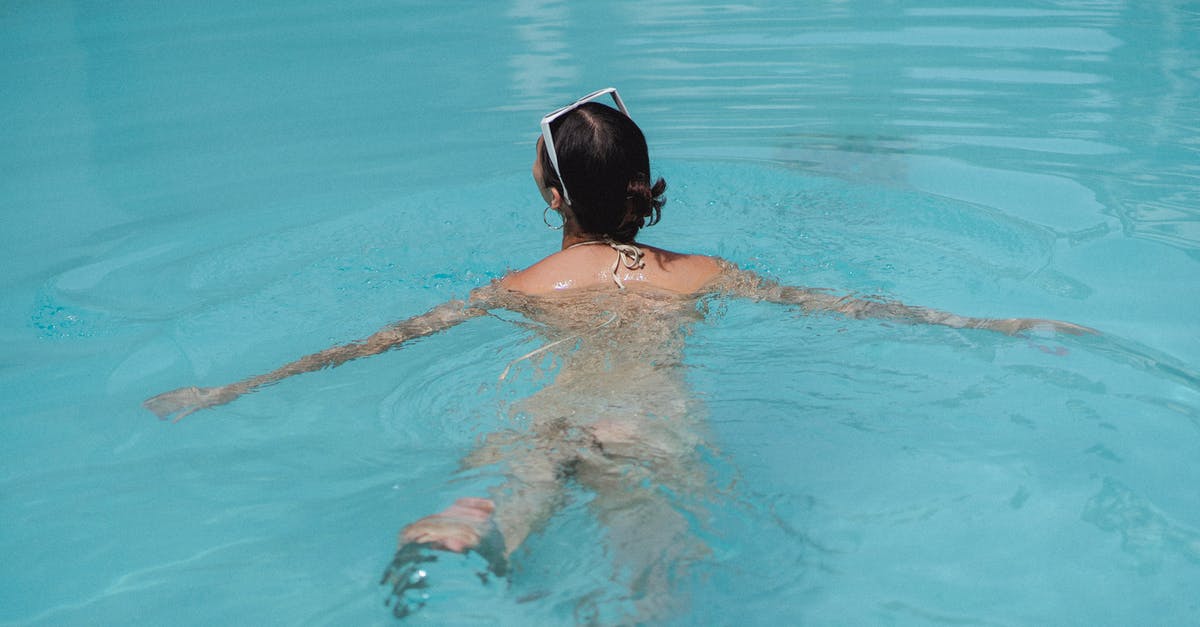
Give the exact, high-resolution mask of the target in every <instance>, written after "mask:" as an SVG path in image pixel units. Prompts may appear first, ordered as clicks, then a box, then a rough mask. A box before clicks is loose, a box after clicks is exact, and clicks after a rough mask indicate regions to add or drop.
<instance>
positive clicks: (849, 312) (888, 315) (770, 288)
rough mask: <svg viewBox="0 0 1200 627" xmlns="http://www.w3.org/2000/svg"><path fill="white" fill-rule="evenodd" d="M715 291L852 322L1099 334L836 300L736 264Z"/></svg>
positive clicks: (1066, 325)
mask: <svg viewBox="0 0 1200 627" xmlns="http://www.w3.org/2000/svg"><path fill="white" fill-rule="evenodd" d="M715 287H716V289H717V290H719V291H723V292H726V293H729V294H732V295H735V296H743V297H747V298H757V299H759V300H766V301H770V302H774V303H783V304H787V305H796V306H799V307H800V308H801V309H803V310H804V311H805V312H822V311H827V312H833V313H838V314H842V315H845V316H848V317H850V318H885V319H889V320H899V321H902V322H911V323H916V324H940V325H943V326H947V327H953V328H956V329H989V330H992V331H1000V332H1001V333H1007V334H1009V335H1015V334H1017V333H1020V332H1021V331H1025V330H1028V329H1045V330H1049V331H1055V332H1058V333H1069V334H1071V335H1082V334H1084V333H1097V331H1096V330H1095V329H1092V328H1089V327H1085V326H1081V325H1078V324H1072V323H1070V322H1061V321H1058V320H1043V319H1040V318H971V317H967V316H959V315H957V314H952V313H949V312H945V311H939V310H937V309H930V308H928V307H916V306H912V305H905V304H904V303H901V302H897V301H893V300H882V299H863V298H855V297H852V296H836V295H834V294H830V293H829V292H827V291H826V290H820V289H812V288H803V287H792V286H788V285H779V284H778V283H776V282H774V281H770V280H767V279H764V278H763V277H760V276H759V275H757V274H755V273H753V272H749V271H747V270H742V269H741V268H738V267H736V266H734V265H732V264H730V265H728V266H727V267H726V269H725V273H724V275H723V276H722V277H721V278H720V279H719V281H718V284H717V285H716V286H715Z"/></svg>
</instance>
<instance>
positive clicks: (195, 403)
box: [142, 300, 486, 422]
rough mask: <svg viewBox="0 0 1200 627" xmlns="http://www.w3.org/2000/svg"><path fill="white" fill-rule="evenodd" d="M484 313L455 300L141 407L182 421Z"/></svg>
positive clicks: (181, 390)
mask: <svg viewBox="0 0 1200 627" xmlns="http://www.w3.org/2000/svg"><path fill="white" fill-rule="evenodd" d="M484 313H486V310H485V309H483V308H481V307H476V306H471V305H468V304H467V303H464V302H463V301H459V300H452V301H449V302H446V303H443V304H441V305H438V306H437V307H434V308H433V309H430V310H429V311H427V312H425V313H423V314H421V315H419V316H413V317H412V318H409V319H408V320H404V321H402V322H397V323H396V324H393V325H390V326H388V327H385V328H384V329H382V330H380V331H379V332H378V333H375V334H374V335H372V336H370V337H367V338H365V339H362V340H358V341H355V342H350V343H349V344H343V345H341V346H334V347H332V348H327V349H325V350H323V351H321V352H319V353H313V354H311V355H306V356H304V357H301V358H300V359H297V360H296V361H293V362H292V363H290V364H286V365H284V366H282V367H280V368H277V369H275V370H272V371H271V372H268V373H266V374H260V375H258V376H254V377H250V378H248V379H244V380H242V381H238V382H236V383H230V384H229V385H222V386H220V387H212V388H201V387H194V386H193V387H186V388H179V389H178V390H171V391H170V392H165V393H163V394H159V395H158V396H155V397H153V398H149V399H147V400H146V401H145V402H143V403H142V405H144V406H145V407H146V409H149V410H150V411H152V412H154V413H155V414H157V415H158V417H159V418H162V419H164V420H165V419H166V418H168V417H170V416H172V415H174V416H175V420H174V421H175V422H179V421H180V420H182V419H183V417H184V416H187V415H188V414H190V413H192V412H195V411H199V410H201V409H205V408H207V407H215V406H217V405H224V404H225V403H228V402H230V401H232V400H234V399H236V398H237V397H239V396H241V395H242V394H246V393H248V392H253V391H255V390H257V389H258V388H260V387H263V386H266V385H271V384H272V383H276V382H278V381H280V380H281V379H285V378H287V377H290V376H292V375H294V374H300V373H303V372H312V371H314V370H321V369H323V368H333V367H336V366H340V365H342V364H344V363H346V362H347V361H350V360H351V359H358V358H359V357H366V356H368V355H375V354H378V353H382V352H383V351H386V350H388V349H390V348H392V347H395V346H399V345H400V344H402V343H404V342H406V341H408V340H411V339H413V338H418V337H424V336H426V335H432V334H434V333H437V332H438V331H442V330H445V329H448V328H450V327H452V326H454V325H456V324H458V323H460V322H463V321H464V320H468V319H470V318H475V317H478V316H481V315H483V314H484Z"/></svg>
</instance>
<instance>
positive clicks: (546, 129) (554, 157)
mask: <svg viewBox="0 0 1200 627" xmlns="http://www.w3.org/2000/svg"><path fill="white" fill-rule="evenodd" d="M605 94H612V99H613V102H614V103H616V105H617V109H618V110H619V111H620V112H621V113H624V114H625V117H627V118H630V116H629V109H626V108H625V103H624V102H622V101H621V94H618V93H617V88H616V87H605V88H604V89H600V90H597V91H594V92H592V93H590V94H588V95H586V96H584V97H583V98H580V99H579V100H576V101H575V102H573V103H571V104H569V105H567V106H565V107H563V108H561V109H555V110H554V111H551V112H550V113H547V114H546V116H545V117H543V118H542V140H543V143H544V144H545V145H546V153H547V154H549V155H550V165H552V166H554V173H555V174H557V175H558V182H559V183H560V184H561V185H562V191H563V200H564V201H566V203H567V204H568V205H569V204H571V195H570V194H569V193H567V182H566V181H564V180H563V175H562V171H561V170H559V169H558V153H556V152H555V151H554V136H553V135H552V134H551V133H550V123H551V122H553V121H555V120H557V119H558V118H561V117H562V116H564V115H566V114H568V113H570V112H572V111H574V110H575V109H578V108H579V107H580V106H582V105H584V104H586V103H589V102H591V101H593V100H596V99H597V98H600V97H601V96H604V95H605ZM630 119H633V118H630Z"/></svg>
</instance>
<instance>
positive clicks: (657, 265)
mask: <svg viewBox="0 0 1200 627" xmlns="http://www.w3.org/2000/svg"><path fill="white" fill-rule="evenodd" d="M643 249H644V250H645V251H646V259H647V267H648V268H650V269H651V270H656V271H657V272H655V273H654V275H655V278H658V279H659V280H660V281H661V282H662V283H664V285H663V287H666V288H667V289H670V290H671V291H674V292H681V293H685V294H695V293H699V292H703V291H705V288H706V287H707V286H708V285H710V284H711V283H712V282H713V281H714V280H716V278H717V277H719V276H721V274H722V273H723V272H724V271H725V269H726V268H727V267H728V265H729V264H728V263H727V262H726V261H725V260H724V259H721V258H720V257H712V256H709V255H694V254H688V253H677V252H672V251H669V250H664V249H662V248H655V247H653V246H645V247H643Z"/></svg>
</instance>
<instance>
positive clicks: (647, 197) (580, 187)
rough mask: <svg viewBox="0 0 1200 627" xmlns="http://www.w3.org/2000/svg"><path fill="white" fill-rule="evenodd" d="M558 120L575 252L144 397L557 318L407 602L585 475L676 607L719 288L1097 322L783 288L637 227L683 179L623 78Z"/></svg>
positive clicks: (549, 197) (546, 136)
mask: <svg viewBox="0 0 1200 627" xmlns="http://www.w3.org/2000/svg"><path fill="white" fill-rule="evenodd" d="M604 96H611V97H612V99H613V102H614V104H616V108H615V109H614V108H612V107H608V106H605V105H603V104H600V103H599V102H595V101H596V100H597V99H599V98H603V97H604ZM541 126H542V136H541V137H540V138H538V140H537V147H536V156H535V159H534V162H533V179H534V181H535V182H536V183H537V186H538V190H539V191H540V192H541V195H542V198H543V199H544V200H545V201H546V203H547V207H546V209H545V212H544V214H543V218H544V219H545V220H546V221H547V225H549V224H550V214H551V212H553V213H555V214H557V215H558V216H559V217H560V218H561V221H562V226H561V227H554V226H552V227H551V228H560V229H561V230H562V241H561V247H560V249H559V250H558V251H556V252H554V253H553V254H551V255H549V256H547V257H546V258H545V259H542V260H541V261H539V262H537V263H535V264H534V265H532V266H530V267H529V268H526V269H524V270H521V271H519V272H513V273H510V274H508V275H507V276H505V277H504V278H503V279H501V280H500V281H498V282H496V283H493V284H492V285H488V286H485V287H482V288H479V289H477V290H475V291H474V292H472V294H471V296H470V299H469V301H468V302H465V303H464V302H461V301H451V302H448V303H445V304H443V305H440V306H438V307H435V308H434V309H432V310H430V311H429V312H427V313H425V314H422V315H419V316H416V317H413V318H410V319H408V320H405V321H403V322H400V323H397V324H395V325H392V326H389V327H387V328H385V329H383V330H381V331H379V332H378V333H376V334H374V335H372V336H370V337H368V338H366V339H364V340H362V341H358V342H353V343H350V344H346V345H343V346H337V347H334V348H330V349H327V350H324V351H321V352H319V353H316V354H313V355H309V356H307V357H304V358H301V359H300V360H298V361H296V362H293V363H291V364H288V365H285V366H283V367H282V368H279V369H278V370H275V371H272V372H269V373H267V374H263V375H259V376H256V377H251V378H249V379H246V380H244V381H240V382H237V383H233V384H230V385H225V386H221V387H216V388H195V387H190V388H183V389H179V390H175V391H172V392H167V393H165V394H161V395H159V396H156V397H154V398H151V399H149V400H147V401H146V403H145V405H146V407H147V408H148V409H150V410H151V411H153V412H154V413H156V414H158V416H159V417H162V418H166V417H169V416H172V415H173V416H175V420H176V421H178V420H180V419H181V418H183V417H184V416H186V415H188V414H190V413H192V412H194V411H197V410H199V409H203V408H206V407H213V406H216V405H220V404H224V403H228V402H230V401H232V400H234V399H236V398H237V397H238V396H240V395H242V394H245V393H247V392H251V391H254V390H256V389H258V388H259V387H262V386H264V385H269V384H272V383H275V382H277V381H279V380H280V379H283V378H284V377H287V376H291V375H293V374H299V373H302V372H309V371H313V370H317V369H321V368H326V367H332V366H337V365H340V364H342V363H344V362H346V361H348V360H351V359H355V358H358V357H363V356H366V355H373V354H376V353H379V352H382V351H384V350H388V349H390V348H393V347H396V346H398V345H400V344H402V343H403V342H405V341H408V340H411V339H413V338H417V337H422V336H425V335H430V334H432V333H437V332H439V331H442V330H445V329H447V328H449V327H452V326H454V325H456V324H459V323H461V322H464V321H466V320H468V319H470V318H473V317H476V316H479V315H482V314H484V313H485V312H486V311H487V310H488V309H492V308H505V309H511V310H516V311H520V312H522V313H525V314H526V315H527V316H529V317H530V318H532V319H534V320H537V321H540V322H543V323H545V325H546V326H545V328H546V329H548V330H549V331H550V335H549V337H548V338H547V340H548V344H546V345H545V346H544V347H543V348H542V349H539V350H538V351H534V352H533V353H530V355H527V356H526V357H530V356H533V355H536V354H538V353H541V352H545V351H550V352H553V353H554V354H555V357H556V359H557V365H558V372H557V374H556V376H555V380H554V382H553V383H552V384H550V385H548V386H547V387H546V388H544V389H542V390H541V391H539V392H537V393H536V394H534V395H533V396H531V397H530V398H528V399H526V400H524V401H522V403H521V406H520V407H519V409H520V411H522V412H523V413H524V414H525V415H526V416H528V417H529V426H528V428H527V429H524V430H522V431H519V432H518V431H512V432H502V433H497V434H493V435H492V436H490V437H489V438H488V439H487V440H486V441H485V443H484V444H483V446H482V447H481V448H480V449H479V450H477V451H474V452H473V453H471V454H470V455H469V456H468V457H467V459H466V460H464V463H465V465H467V466H478V465H481V464H493V463H504V464H506V465H507V469H506V477H507V480H506V482H505V484H504V485H503V486H500V487H499V488H497V489H495V490H494V491H493V494H492V495H491V498H471V499H459V500H458V501H456V502H455V503H454V504H452V505H451V506H450V507H449V508H447V509H446V510H444V511H442V512H440V513H437V514H433V515H431V516H427V517H425V518H422V519H420V520H418V521H416V522H414V523H412V524H410V525H408V526H407V527H405V528H404V530H403V531H402V532H401V534H400V545H401V549H400V551H399V552H398V553H397V556H396V559H395V560H394V561H393V563H392V566H391V567H390V568H389V571H388V572H387V573H385V581H390V582H392V583H393V584H394V586H395V588H394V591H395V593H396V594H397V595H398V600H397V605H396V609H395V611H396V612H397V614H401V615H402V614H404V613H407V612H408V611H410V610H411V609H412V608H413V607H415V606H418V605H419V601H415V602H412V603H413V604H412V605H410V604H409V603H408V602H405V600H404V599H403V598H401V596H402V595H403V593H404V591H405V590H406V589H408V588H411V587H414V586H420V585H422V584H423V582H422V581H420V577H419V576H417V575H416V573H418V572H419V571H418V570H417V569H416V565H418V564H420V563H421V562H422V561H428V560H430V559H435V558H434V557H432V554H430V553H429V552H428V551H427V550H426V549H439V550H445V551H453V552H464V551H467V550H470V549H476V550H478V551H479V552H480V553H481V554H487V556H488V557H489V560H490V561H491V563H492V565H493V570H494V571H495V572H497V573H498V574H502V573H503V569H504V564H505V563H506V561H507V557H508V556H510V555H511V554H512V553H513V551H515V550H516V549H517V548H518V547H519V546H520V545H521V543H522V542H523V541H524V540H525V538H526V537H527V536H528V535H529V534H530V533H531V532H532V531H533V530H534V529H535V528H536V526H537V525H538V524H539V523H540V522H542V521H544V520H545V519H546V518H547V517H548V516H549V515H550V514H551V513H553V511H554V510H555V507H556V505H557V504H558V502H559V500H560V497H561V495H562V491H563V486H564V484H565V483H566V482H568V481H575V482H577V483H578V484H580V485H582V486H584V487H586V488H588V489H590V490H591V491H592V493H593V494H594V495H595V496H594V499H593V501H592V502H591V503H590V506H591V508H592V511H593V512H594V513H595V514H596V516H597V518H598V519H600V520H601V521H602V522H603V523H605V525H606V528H607V529H608V533H609V535H610V536H611V541H612V544H613V546H615V547H621V549H622V550H623V553H624V555H623V556H622V557H621V559H622V565H621V568H622V569H623V570H624V571H627V572H631V573H633V574H632V575H631V576H630V579H631V581H635V582H637V583H636V584H633V583H631V584H630V586H631V589H632V588H633V587H640V590H638V591H636V592H637V594H634V595H633V596H634V597H636V601H634V602H633V603H634V605H635V606H636V612H637V614H638V615H639V616H640V617H641V618H646V617H650V616H655V615H659V614H661V613H662V612H665V611H668V610H669V608H668V606H669V605H670V597H671V595H670V594H666V592H667V586H668V584H669V581H668V578H669V576H670V573H671V572H675V573H676V574H677V573H678V570H679V567H680V565H686V563H688V562H690V561H692V560H695V559H698V558H699V557H700V556H702V555H703V554H704V551H705V549H704V547H703V546H702V544H701V543H699V542H698V541H697V540H695V539H694V537H693V534H690V533H688V523H687V520H686V518H687V517H686V515H685V512H681V511H680V510H681V509H686V507H684V506H681V505H680V503H679V502H678V500H674V501H673V500H671V499H670V498H666V497H664V494H673V495H689V494H702V493H703V492H704V491H705V489H706V482H705V477H704V476H703V474H704V473H703V470H702V468H703V466H702V464H698V463H696V460H695V458H696V457H697V454H698V453H697V451H698V450H699V449H701V448H702V447H703V446H704V444H703V442H704V437H703V424H702V423H701V421H699V420H698V414H699V412H698V411H697V408H695V407H692V406H691V405H690V401H689V399H690V397H691V395H690V394H689V393H688V391H687V389H686V386H685V384H684V381H683V378H682V375H681V370H680V369H679V368H678V367H676V366H677V365H678V364H679V361H680V358H681V357H680V356H681V354H682V342H683V333H684V330H685V329H686V326H687V323H688V322H689V321H691V320H695V319H697V318H698V317H699V316H700V315H701V314H700V313H699V312H698V310H697V307H696V301H697V299H698V298H699V297H701V296H703V295H706V294H712V293H722V294H730V295H735V296H742V297H749V298H754V299H759V300H766V301H771V302H776V303H785V304H789V305H797V306H799V307H800V308H801V309H803V310H804V311H806V312H819V311H827V312H834V313H838V314H843V315H846V316H850V317H853V318H865V317H878V318H890V319H896V320H903V321H908V322H915V323H928V324H940V325H946V326H950V327H956V328H979V329H991V330H995V331H1001V332H1004V333H1010V334H1012V333H1017V332H1019V331H1022V330H1025V329H1030V328H1034V327H1039V328H1047V329H1051V330H1054V331H1060V332H1067V333H1073V334H1078V333H1085V332H1091V330H1090V329H1087V328H1086V327H1081V326H1077V325H1073V324H1069V323H1064V322H1056V321H1048V320H1032V319H1011V318H1010V319H999V320H997V319H981V318H967V317H961V316H957V315H954V314H949V313H946V312H941V311H937V310H933V309H926V308H921V307H910V306H907V305H904V304H901V303H897V302H889V301H874V300H862V299H857V298H849V297H836V296H833V295H830V294H828V293H826V292H824V291H820V290H813V289H806V288H797V287H787V286H780V285H777V284H775V283H773V282H770V281H766V280H763V279H762V278H760V277H758V276H756V275H754V274H753V273H750V272H746V271H743V270H740V269H739V268H737V267H736V266H734V265H732V264H729V263H727V262H725V261H723V260H721V259H718V258H715V257H707V256H703V255H689V254H681V253H675V252H670V251H667V250H663V249H660V248H655V247H652V246H647V245H644V244H641V243H638V242H637V241H636V237H637V234H638V231H639V230H640V229H641V228H642V227H643V226H649V225H652V224H654V223H655V222H657V221H658V219H659V217H660V211H661V208H662V206H663V203H664V199H663V197H662V194H663V192H664V191H665V189H666V184H665V182H664V181H663V180H662V179H661V178H659V179H657V180H653V179H651V177H650V176H649V173H650V163H649V157H648V152H647V148H646V140H645V137H644V136H643V135H642V132H641V130H640V129H639V128H638V127H637V125H636V124H635V123H634V122H633V120H632V119H631V118H630V117H629V115H628V111H627V109H626V108H625V105H624V103H623V102H622V100H621V99H620V96H619V95H618V93H617V91H616V90H615V89H612V88H609V89H605V90H600V91H598V92H595V93H593V94H589V95H588V96H586V97H584V98H582V99H580V100H579V101H577V102H575V103H573V104H571V105H569V106H567V107H563V108H562V109H559V110H557V111H555V112H553V113H551V114H549V115H547V116H546V117H545V118H543V119H542V124H541ZM652 181H653V182H652ZM518 361H520V360H518ZM510 367H511V364H510ZM507 374H508V370H507V369H506V370H505V375H507Z"/></svg>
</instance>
